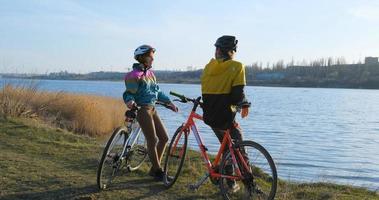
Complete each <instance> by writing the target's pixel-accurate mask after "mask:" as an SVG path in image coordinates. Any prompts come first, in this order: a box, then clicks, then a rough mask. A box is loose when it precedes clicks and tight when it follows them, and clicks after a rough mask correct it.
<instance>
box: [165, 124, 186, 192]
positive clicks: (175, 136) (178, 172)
mask: <svg viewBox="0 0 379 200" xmlns="http://www.w3.org/2000/svg"><path fill="white" fill-rule="evenodd" d="M182 128H183V125H182V126H180V127H179V128H178V129H177V130H176V131H175V133H174V135H173V136H172V139H171V142H170V145H169V148H168V151H167V153H166V158H165V164H164V177H163V183H164V185H165V186H166V187H167V188H170V187H171V186H173V185H174V184H175V182H176V180H177V179H178V177H179V175H180V172H181V170H182V167H183V164H184V160H185V157H186V152H187V143H188V134H187V131H188V130H182ZM179 133H182V134H180V135H179ZM183 135H184V143H183V146H182V149H181V150H182V152H183V154H182V155H181V158H180V162H179V165H178V168H177V169H176V172H175V173H174V176H173V177H170V176H171V173H168V165H169V162H170V158H171V156H170V155H171V153H170V152H171V150H172V148H173V145H174V142H175V141H176V138H177V136H180V137H183ZM183 148H184V149H183ZM175 157H176V156H175ZM169 179H171V180H169Z"/></svg>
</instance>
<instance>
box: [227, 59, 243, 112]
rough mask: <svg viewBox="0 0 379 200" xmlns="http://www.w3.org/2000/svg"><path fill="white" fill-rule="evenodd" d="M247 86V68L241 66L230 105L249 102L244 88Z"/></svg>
mask: <svg viewBox="0 0 379 200" xmlns="http://www.w3.org/2000/svg"><path fill="white" fill-rule="evenodd" d="M245 85H246V76H245V67H244V66H241V68H240V69H239V71H238V73H237V75H236V76H235V78H234V80H233V84H232V90H231V92H230V103H231V104H232V105H237V104H239V103H241V102H245V101H247V100H246V98H245V93H244V87H245Z"/></svg>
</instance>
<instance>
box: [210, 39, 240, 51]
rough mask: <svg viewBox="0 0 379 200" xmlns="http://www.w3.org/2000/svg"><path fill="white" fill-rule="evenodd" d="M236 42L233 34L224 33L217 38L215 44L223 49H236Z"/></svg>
mask: <svg viewBox="0 0 379 200" xmlns="http://www.w3.org/2000/svg"><path fill="white" fill-rule="evenodd" d="M237 43H238V40H236V37H235V36H231V35H224V36H221V37H219V38H218V39H217V41H216V43H215V46H216V47H218V48H221V49H225V50H234V51H237Z"/></svg>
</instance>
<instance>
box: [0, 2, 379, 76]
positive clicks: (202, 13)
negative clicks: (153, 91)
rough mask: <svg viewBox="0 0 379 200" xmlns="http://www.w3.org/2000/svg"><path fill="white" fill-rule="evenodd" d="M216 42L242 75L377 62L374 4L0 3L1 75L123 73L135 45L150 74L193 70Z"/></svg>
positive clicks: (378, 8)
mask: <svg viewBox="0 0 379 200" xmlns="http://www.w3.org/2000/svg"><path fill="white" fill-rule="evenodd" d="M222 35H235V36H236V37H237V39H238V40H239V46H238V50H237V55H236V58H235V59H236V60H239V61H241V62H242V63H244V64H245V65H249V64H251V63H253V62H256V61H259V62H263V63H266V62H271V63H272V62H276V61H278V60H284V61H290V60H292V59H294V60H303V59H305V60H312V59H317V58H321V57H344V58H345V59H346V60H347V61H348V62H357V61H359V60H364V57H365V56H379V1H377V0H317V1H310V0H264V1H263V0H261V1H257V0H246V1H238V0H234V1H231V0H229V1H225V0H214V1H212V0H210V1H201V0H191V1H181V0H177V1H164V0H161V1H144V0H138V1H128V0H120V1H97V0H61V1H57V0H55V1H53V0H24V1H22V0H0V73H15V72H17V73H49V72H57V71H61V70H67V71H69V72H76V73H87V72H92V71H100V70H102V71H126V70H127V69H128V68H130V66H131V65H132V64H133V62H134V59H133V52H134V50H135V48H136V47H138V46H139V45H142V44H150V45H152V46H154V47H155V48H156V49H157V52H156V57H155V61H154V65H153V67H154V68H155V69H161V70H183V69H187V67H188V66H194V67H198V68H201V67H203V66H204V65H205V64H207V62H209V60H210V59H211V58H212V57H213V56H214V50H215V48H214V46H213V44H214V42H215V41H216V39H217V38H218V37H220V36H222Z"/></svg>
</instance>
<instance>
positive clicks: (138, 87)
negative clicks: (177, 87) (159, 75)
mask: <svg viewBox="0 0 379 200" xmlns="http://www.w3.org/2000/svg"><path fill="white" fill-rule="evenodd" d="M125 86H126V90H125V92H124V94H123V99H124V102H125V103H126V102H128V101H130V100H134V101H135V102H136V103H137V105H139V106H143V105H155V103H156V102H157V101H161V102H163V103H170V98H169V97H168V96H167V95H166V94H164V93H163V92H162V91H161V90H160V89H159V86H158V85H157V81H156V78H155V75H154V73H153V71H152V70H150V69H145V67H144V66H143V65H142V64H139V63H134V64H133V70H132V71H131V72H129V73H127V74H126V75H125Z"/></svg>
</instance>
